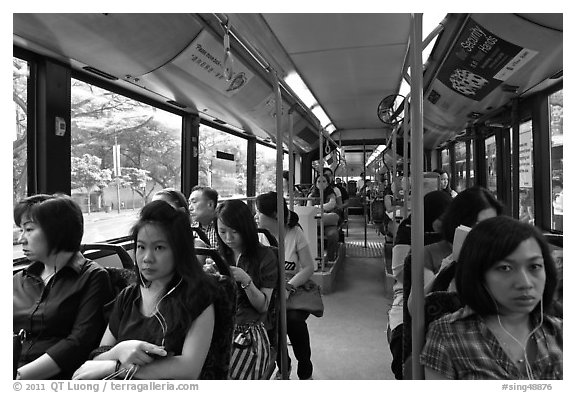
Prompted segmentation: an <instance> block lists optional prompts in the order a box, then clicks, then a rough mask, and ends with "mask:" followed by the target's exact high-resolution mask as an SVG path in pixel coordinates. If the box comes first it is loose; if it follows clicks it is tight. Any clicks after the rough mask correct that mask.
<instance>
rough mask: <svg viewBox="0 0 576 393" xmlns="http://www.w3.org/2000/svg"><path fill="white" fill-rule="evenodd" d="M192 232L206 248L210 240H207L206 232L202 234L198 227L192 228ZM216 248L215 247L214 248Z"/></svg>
mask: <svg viewBox="0 0 576 393" xmlns="http://www.w3.org/2000/svg"><path fill="white" fill-rule="evenodd" d="M192 231H193V232H194V233H195V234H196V235H198V238H199V239H200V240H202V241H203V242H204V243H205V244H206V245H207V246H210V245H211V244H210V240H209V239H208V235H206V232H204V231H203V230H202V229H201V228H198V227H192ZM214 248H216V247H214Z"/></svg>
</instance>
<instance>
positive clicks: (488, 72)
mask: <svg viewBox="0 0 576 393" xmlns="http://www.w3.org/2000/svg"><path fill="white" fill-rule="evenodd" d="M537 54H538V52H537V51H535V50H531V49H528V48H522V47H520V46H518V45H515V44H512V43H510V42H508V41H505V40H503V39H502V38H500V37H498V36H496V35H494V34H493V33H491V32H490V31H489V30H487V29H485V28H484V27H482V26H481V25H479V24H478V23H477V22H475V21H474V20H473V19H469V20H468V21H467V22H466V25H465V26H464V29H463V30H462V32H461V33H460V36H459V37H458V39H457V41H456V45H455V46H454V48H452V51H451V52H450V54H449V55H448V57H447V59H446V61H445V63H444V64H443V65H442V68H441V69H440V72H439V73H438V77H437V78H438V80H440V81H441V82H442V83H443V84H444V85H446V86H447V87H448V88H449V89H451V90H453V91H455V92H457V93H459V94H461V95H463V96H465V97H468V98H470V99H472V100H475V101H481V100H482V99H483V98H484V97H486V96H487V95H488V94H490V92H492V91H493V90H494V89H495V88H496V87H498V85H500V84H501V83H502V82H503V81H505V80H507V79H508V78H509V77H510V76H512V75H513V74H514V73H515V72H516V71H518V70H519V69H520V68H521V67H523V66H524V65H525V64H526V63H528V62H529V61H530V60H531V59H532V58H533V57H534V56H536V55H537Z"/></svg>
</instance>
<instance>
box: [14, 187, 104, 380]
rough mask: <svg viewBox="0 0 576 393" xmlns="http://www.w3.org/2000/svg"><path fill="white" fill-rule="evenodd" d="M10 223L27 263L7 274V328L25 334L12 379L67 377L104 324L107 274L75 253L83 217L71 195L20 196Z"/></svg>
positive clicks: (78, 363) (93, 342)
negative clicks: (10, 278)
mask: <svg viewBox="0 0 576 393" xmlns="http://www.w3.org/2000/svg"><path fill="white" fill-rule="evenodd" d="M14 222H15V223H16V225H18V226H19V227H20V228H21V231H22V233H21V234H20V237H19V239H18V242H19V243H20V244H21V245H22V249H23V251H24V255H25V256H26V258H28V259H29V260H30V261H31V262H32V263H31V265H30V266H29V267H27V268H26V269H24V270H23V271H21V272H19V273H17V274H15V275H14V276H13V331H14V332H15V333H18V332H20V331H21V330H22V329H23V330H24V331H25V332H26V333H25V337H26V339H25V341H24V343H23V345H22V351H21V353H20V359H19V366H18V372H17V378H21V379H49V378H55V379H69V378H70V377H71V376H72V373H73V372H74V370H75V369H76V368H78V366H79V365H81V364H82V362H84V361H85V360H86V359H87V358H88V355H89V353H90V351H92V350H93V349H94V348H95V347H97V346H98V341H99V339H100V337H101V335H102V333H103V332H104V329H105V327H106V322H105V319H104V312H103V307H104V304H106V303H107V302H109V301H111V300H112V298H113V292H112V286H111V284H110V279H109V277H108V273H107V272H106V270H105V269H104V268H102V267H100V266H99V265H98V264H96V263H94V262H92V261H89V260H87V259H85V258H84V257H83V256H82V254H80V252H79V250H80V243H81V241H82V235H83V233H84V228H83V224H84V220H83V217H82V211H81V210H80V207H79V206H78V205H77V204H76V203H75V202H74V201H73V200H72V199H71V198H69V197H67V196H65V195H43V194H41V195H35V196H31V197H28V198H25V199H23V200H22V201H20V202H19V203H18V204H17V205H16V207H15V208H14Z"/></svg>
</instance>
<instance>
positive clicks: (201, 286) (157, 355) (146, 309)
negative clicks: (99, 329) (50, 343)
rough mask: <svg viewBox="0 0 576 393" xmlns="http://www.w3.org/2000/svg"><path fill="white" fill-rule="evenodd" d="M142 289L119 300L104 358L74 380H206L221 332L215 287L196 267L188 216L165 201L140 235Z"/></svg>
mask: <svg viewBox="0 0 576 393" xmlns="http://www.w3.org/2000/svg"><path fill="white" fill-rule="evenodd" d="M132 236H133V238H134V245H135V250H136V266H135V269H136V274H137V277H138V282H137V283H135V284H133V285H131V286H129V287H127V288H126V289H124V290H123V291H122V292H121V293H120V294H119V295H118V297H117V299H116V303H115V305H114V309H113V310H112V314H111V316H110V321H109V324H108V328H107V329H106V332H105V333H104V337H103V338H102V340H101V342H100V348H99V349H98V352H100V353H99V354H97V355H96V356H95V357H94V360H92V361H88V362H86V363H84V365H83V366H82V367H80V368H79V369H78V370H77V371H76V372H75V373H74V379H100V378H104V377H106V376H115V377H119V378H128V379H130V378H137V379H198V377H199V376H200V373H201V371H202V367H203V365H204V361H205V359H206V357H207V355H208V350H209V348H210V344H211V341H212V336H213V332H214V321H215V314H214V306H213V304H212V303H213V301H214V296H215V287H214V285H215V284H214V283H213V282H212V281H211V280H210V279H209V277H208V276H207V275H206V274H204V272H203V271H202V267H201V265H200V264H199V263H193V262H191V261H194V260H195V252H194V242H193V240H192V239H193V234H192V229H191V228H190V221H189V218H188V215H187V214H186V213H185V212H184V211H181V210H179V209H174V208H173V207H172V206H171V205H170V204H168V203H167V202H165V201H153V202H151V203H149V204H147V205H146V206H144V208H142V211H141V212H140V218H139V220H138V221H137V222H136V224H135V225H134V227H133V229H132Z"/></svg>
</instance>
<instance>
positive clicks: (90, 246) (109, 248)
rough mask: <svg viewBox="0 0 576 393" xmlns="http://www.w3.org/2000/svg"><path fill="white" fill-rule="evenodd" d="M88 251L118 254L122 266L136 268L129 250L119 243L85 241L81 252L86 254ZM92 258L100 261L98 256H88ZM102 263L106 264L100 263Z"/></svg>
mask: <svg viewBox="0 0 576 393" xmlns="http://www.w3.org/2000/svg"><path fill="white" fill-rule="evenodd" d="M87 251H102V252H103V254H105V255H104V256H108V255H117V256H118V258H119V259H120V262H121V264H122V267H123V268H125V269H133V268H134V261H133V260H132V257H131V256H130V254H128V251H126V249H125V248H124V247H122V246H121V245H119V244H111V243H85V244H82V245H80V252H81V253H82V254H86V252H87ZM87 257H89V258H90V259H92V260H94V261H95V262H99V263H100V261H99V260H98V259H99V258H98V257H93V256H92V255H89V256H87ZM100 264H101V265H103V266H104V265H105V264H103V263H100Z"/></svg>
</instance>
